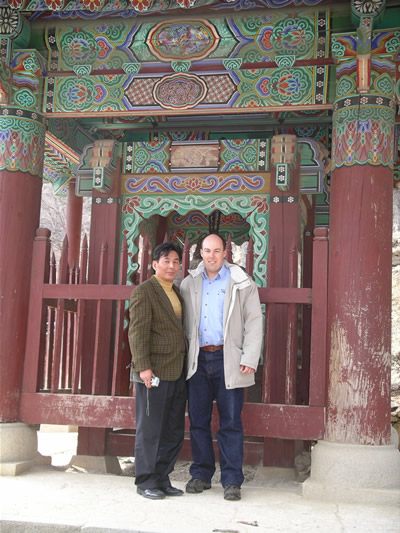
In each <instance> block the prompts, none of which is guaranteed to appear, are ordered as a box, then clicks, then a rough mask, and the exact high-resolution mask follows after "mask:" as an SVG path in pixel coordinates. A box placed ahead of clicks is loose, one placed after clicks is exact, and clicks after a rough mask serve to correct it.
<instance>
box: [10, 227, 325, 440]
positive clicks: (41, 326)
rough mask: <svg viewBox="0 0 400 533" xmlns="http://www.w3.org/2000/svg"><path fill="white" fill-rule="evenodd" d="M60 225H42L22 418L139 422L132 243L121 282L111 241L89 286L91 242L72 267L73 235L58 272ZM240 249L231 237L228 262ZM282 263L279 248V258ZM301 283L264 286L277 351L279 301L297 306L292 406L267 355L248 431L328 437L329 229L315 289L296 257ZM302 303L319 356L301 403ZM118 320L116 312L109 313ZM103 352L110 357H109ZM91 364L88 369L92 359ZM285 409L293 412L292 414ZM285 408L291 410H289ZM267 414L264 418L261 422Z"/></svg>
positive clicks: (293, 268) (317, 255)
mask: <svg viewBox="0 0 400 533" xmlns="http://www.w3.org/2000/svg"><path fill="white" fill-rule="evenodd" d="M49 239H50V232H49V231H48V230H46V229H39V230H38V231H37V235H36V239H35V243H34V255H33V264H32V275H31V293H30V304H29V323H28V330H27V344H26V354H25V364H24V378H23V387H22V395H21V405H20V419H21V420H22V421H25V422H28V423H58V424H75V425H80V426H88V427H105V428H106V427H109V428H111V427H121V428H132V429H133V428H134V427H135V420H134V409H133V406H134V399H133V398H132V389H130V388H129V369H128V368H127V365H128V364H129V362H130V354H129V347H128V343H127V332H126V324H127V311H126V301H127V300H129V297H130V294H131V292H132V290H134V287H133V286H132V285H127V279H126V272H127V265H128V250H127V243H126V241H125V240H124V242H123V243H122V246H121V252H120V260H119V284H104V281H103V280H104V279H106V272H105V268H106V264H107V244H106V243H105V244H104V245H103V247H102V250H101V253H100V268H99V279H98V282H97V283H88V280H87V275H86V272H87V264H88V247H87V241H86V239H85V240H84V242H83V246H82V253H81V259H80V265H79V266H74V265H72V266H71V267H69V266H68V264H67V256H68V250H67V241H66V240H65V241H64V245H63V251H62V254H61V258H60V262H59V265H58V269H57V268H56V264H55V259H54V256H52V258H51V259H50V240H49ZM149 252H150V250H149V246H148V242H147V240H145V242H144V246H143V255H142V261H141V272H140V282H141V281H144V280H145V279H146V278H147V277H148V276H149V268H148V267H149V265H150V257H149ZM252 255H253V252H252V243H249V247H248V254H247V257H246V270H250V271H251V268H252ZM229 259H231V246H230V242H228V260H229ZM273 260H274V252H273V251H271V254H270V261H273ZM288 260H289V265H290V268H289V272H290V279H291V283H290V284H291V287H288V288H260V289H259V294H260V300H261V303H263V304H266V313H265V318H266V327H265V342H264V351H265V352H266V353H267V354H268V353H270V352H269V350H270V345H269V339H270V335H269V334H268V332H269V330H270V316H271V311H272V309H273V306H274V305H275V304H285V305H287V306H288V336H287V341H286V350H285V353H286V379H285V402H284V404H272V403H270V396H269V391H270V390H271V387H270V380H271V371H270V365H271V361H272V357H269V356H265V354H264V364H263V365H261V366H260V369H259V372H258V380H259V382H260V387H259V389H260V394H259V397H258V398H255V399H254V398H252V401H247V402H246V404H245V407H244V415H243V421H244V427H245V432H246V434H247V435H252V436H277V437H282V438H296V439H316V438H320V437H321V436H322V435H323V430H324V408H325V396H326V306H327V302H326V296H327V260H328V240H327V230H326V229H323V228H319V229H316V230H315V237H314V252H313V264H314V268H313V273H314V274H313V287H312V289H311V288H298V287H297V251H293V252H292V253H291V254H290V256H289V258H288ZM182 266H183V277H184V275H186V272H187V269H188V266H189V244H188V241H187V240H186V241H185V245H184V257H183V265H182ZM110 302H114V303H113V310H112V316H113V320H112V323H111V324H110V323H107V322H106V321H105V317H106V316H107V314H106V313H105V306H107V305H110ZM89 305H95V306H96V312H95V313H94V316H95V320H94V322H93V323H91V324H87V322H85V310H86V307H87V306H89ZM300 305H311V306H312V318H311V353H310V377H309V403H308V405H295V401H296V400H295V378H296V357H297V348H296V346H297V344H296V336H297V310H298V306H300ZM107 320H108V319H107ZM106 327H109V328H111V330H112V333H113V335H112V339H113V341H112V345H111V346H110V349H109V350H107V353H108V354H109V357H108V360H104V359H102V357H104V350H100V348H101V346H100V339H101V331H102V328H106ZM88 328H92V330H93V331H94V343H93V347H92V348H93V353H92V354H91V355H90V357H88V354H87V353H86V352H85V350H84V342H83V341H84V336H85V335H86V334H87V332H88ZM102 354H103V355H102ZM87 362H89V363H90V368H88V363H87ZM104 365H107V366H108V368H110V376H111V377H110V379H109V386H108V390H107V392H106V393H105V391H104V389H99V388H98V387H97V384H98V383H99V380H100V374H101V372H102V369H104ZM83 371H84V372H85V373H86V375H90V381H91V383H90V387H89V388H88V387H87V386H86V388H85V389H84V390H82V387H81V383H82V373H83ZM282 408H284V411H282ZM283 413H284V414H285V417H283ZM260 421H262V423H260Z"/></svg>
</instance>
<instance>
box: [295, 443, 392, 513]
mask: <svg viewBox="0 0 400 533" xmlns="http://www.w3.org/2000/svg"><path fill="white" fill-rule="evenodd" d="M303 496H304V497H305V498H318V499H319V500H321V499H323V500H330V501H343V502H346V503H376V504H386V505H398V504H399V503H400V453H399V452H398V450H397V449H396V448H395V446H394V445H390V446H365V445H357V444H339V443H335V442H327V441H319V442H318V444H317V445H316V446H315V447H314V449H313V451H312V452H311V476H310V478H309V479H308V480H306V481H305V482H304V483H303Z"/></svg>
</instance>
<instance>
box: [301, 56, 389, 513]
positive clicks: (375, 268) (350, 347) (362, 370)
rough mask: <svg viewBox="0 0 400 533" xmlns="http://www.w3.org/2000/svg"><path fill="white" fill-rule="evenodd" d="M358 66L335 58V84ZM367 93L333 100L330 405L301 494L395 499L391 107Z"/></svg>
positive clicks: (380, 97) (379, 73) (381, 69)
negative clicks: (392, 403) (392, 367)
mask: <svg viewBox="0 0 400 533" xmlns="http://www.w3.org/2000/svg"><path fill="white" fill-rule="evenodd" d="M356 68H357V61H353V60H347V61H344V63H343V64H342V65H339V66H338V69H337V76H338V79H339V83H340V78H341V75H342V73H343V76H346V78H347V77H348V76H350V75H351V73H352V72H353V73H355V72H356ZM372 68H374V63H373V62H372ZM383 72H384V73H385V74H386V76H389V73H390V72H392V66H391V64H390V62H383V63H382V62H381V61H380V62H379V66H378V65H377V72H376V75H377V76H382V73H383ZM378 86H379V84H376V85H374V87H375V88H376V87H378ZM370 90H371V93H368V94H349V95H344V97H342V98H339V99H338V100H337V101H336V103H335V106H334V117H333V146H332V159H333V163H334V172H333V175H332V179H331V197H330V198H331V202H330V260H329V280H328V355H329V376H328V406H327V417H326V432H325V440H324V441H321V442H320V443H318V444H317V446H316V447H315V449H314V451H313V454H312V473H311V479H310V480H309V487H308V488H307V485H306V488H307V491H306V493H310V494H317V493H318V494H321V489H322V492H326V493H327V494H328V495H333V496H335V497H340V498H346V499H348V500H351V499H353V498H358V501H360V500H361V501H362V499H363V498H364V501H365V499H367V498H369V497H370V493H371V491H373V490H374V489H380V490H381V491H384V489H389V493H388V494H386V496H385V497H387V498H388V499H387V500H386V502H388V501H390V499H391V498H392V497H393V496H394V495H395V493H396V491H395V490H394V489H398V491H397V496H395V498H398V497H399V496H400V492H399V489H400V455H399V453H398V451H397V450H396V449H395V448H394V446H392V445H391V428H390V365H391V354H390V352H391V335H390V320H391V257H392V184H393V170H392V162H393V139H394V110H395V106H394V101H393V99H392V98H390V97H388V96H386V97H384V96H383V95H381V94H379V93H376V92H373V90H376V89H372V87H371V89H370ZM390 491H392V492H391V493H390ZM390 494H391V495H390ZM374 497H379V495H378V496H377V495H376V493H375V496H374ZM383 499H385V498H383ZM373 501H377V500H374V499H373Z"/></svg>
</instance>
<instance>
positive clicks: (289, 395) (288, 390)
mask: <svg viewBox="0 0 400 533" xmlns="http://www.w3.org/2000/svg"><path fill="white" fill-rule="evenodd" d="M288 283H289V286H290V287H293V288H295V287H296V286H297V249H296V248H293V249H292V250H290V252H289V267H288ZM287 307H288V309H287V337H286V380H285V403H287V404H293V403H295V399H296V368H297V305H296V304H289V305H288V306H287Z"/></svg>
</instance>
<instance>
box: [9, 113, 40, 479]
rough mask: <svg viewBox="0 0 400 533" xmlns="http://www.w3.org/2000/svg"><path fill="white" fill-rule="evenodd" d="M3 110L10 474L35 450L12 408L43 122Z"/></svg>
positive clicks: (31, 433)
mask: <svg viewBox="0 0 400 533" xmlns="http://www.w3.org/2000/svg"><path fill="white" fill-rule="evenodd" d="M5 110H6V111H7V112H8V115H5V114H1V115H0V130H1V131H2V132H3V133H5V134H6V135H3V140H2V143H3V147H4V149H3V150H1V151H0V423H1V426H2V427H1V441H0V473H1V474H8V475H16V474H18V473H20V472H22V471H23V470H26V469H27V468H29V467H30V466H32V464H33V461H34V457H35V456H36V454H37V436H36V431H35V430H34V429H32V428H31V427H30V426H27V425H26V424H21V423H19V422H18V407H19V398H20V393H21V385H22V374H23V365H24V353H25V340H26V330H27V323H28V319H29V317H28V308H29V282H30V274H31V263H32V250H33V241H34V238H35V231H36V228H37V227H38V226H39V217H40V198H41V190H42V181H41V176H42V171H43V155H44V136H45V126H44V123H43V122H42V121H38V120H37V119H36V120H34V119H33V118H32V113H29V112H26V111H24V110H21V109H18V108H13V107H10V108H2V111H3V112H4V111H5ZM26 131H30V132H31V133H30V135H29V136H28V135H27V134H26V133H25V132H26ZM7 133H8V134H7Z"/></svg>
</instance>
